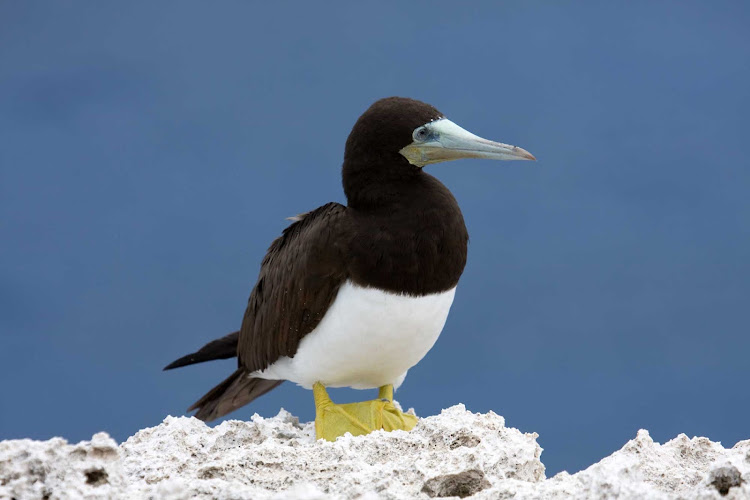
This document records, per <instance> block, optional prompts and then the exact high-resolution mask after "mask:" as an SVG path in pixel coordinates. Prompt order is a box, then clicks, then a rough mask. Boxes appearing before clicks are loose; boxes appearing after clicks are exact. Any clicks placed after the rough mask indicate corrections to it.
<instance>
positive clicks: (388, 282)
mask: <svg viewBox="0 0 750 500" xmlns="http://www.w3.org/2000/svg"><path fill="white" fill-rule="evenodd" d="M460 158H487V159H494V160H534V159H535V158H534V156H533V155H532V154H531V153H529V152H528V151H525V150H524V149H522V148H519V147H516V146H510V145H507V144H503V143H499V142H493V141H489V140H486V139H482V138H481V137H478V136H476V135H474V134H472V133H470V132H468V131H466V130H464V129H463V128H461V127H459V126H458V125H456V124H455V123H453V122H452V121H450V120H448V119H447V118H446V117H445V116H444V115H443V114H442V113H440V112H439V111H438V110H437V109H435V108H434V107H432V106H430V105H429V104H426V103H423V102H420V101H417V100H413V99H407V98H401V97H390V98H386V99H381V100H379V101H377V102H375V103H374V104H373V105H372V106H371V107H370V108H369V109H368V110H367V111H365V113H364V114H362V116H360V117H359V119H358V120H357V122H356V123H355V124H354V127H353V128H352V131H351V133H350V134H349V138H348V139H347V141H346V148H345V151H344V163H343V168H342V177H343V186H344V193H345V194H346V199H347V204H346V206H344V205H341V204H339V203H328V204H326V205H323V206H322V207H319V208H317V209H315V210H312V211H310V212H307V213H305V214H302V215H299V216H297V217H295V218H293V220H294V222H293V223H292V224H291V225H290V226H289V227H287V228H286V229H285V230H284V231H283V234H282V235H281V236H280V237H279V238H277V239H276V240H275V241H274V242H273V243H272V244H271V246H270V248H269V249H268V252H267V253H266V256H265V258H264V259H263V262H262V264H261V267H260V273H259V276H258V281H257V283H256V284H255V287H254V288H253V290H252V292H251V293H250V299H249V301H248V305H247V309H246V310H245V315H244V318H243V320H242V326H241V328H240V330H239V331H236V332H233V333H231V334H229V335H227V336H225V337H223V338H221V339H218V340H214V341H213V342H210V343H208V344H206V345H205V346H204V347H203V348H201V349H200V350H198V351H197V352H195V353H193V354H189V355H187V356H184V357H182V358H180V359H178V360H177V361H175V362H173V363H171V364H170V365H168V366H167V367H166V368H165V369H171V368H176V367H179V366H185V365H189V364H193V363H199V362H203V361H208V360H213V359H225V358H230V357H234V356H237V360H238V368H237V370H236V371H235V372H234V373H233V374H232V375H230V376H229V378H227V379H226V380H224V381H223V382H222V383H220V384H219V385H217V386H216V387H214V388H213V389H212V390H211V391H209V392H208V393H207V394H206V395H205V396H203V397H202V398H201V399H199V400H198V401H197V402H196V403H195V404H193V405H192V406H191V407H190V409H189V411H190V410H195V409H197V410H198V411H197V413H196V415H195V416H196V417H198V418H200V419H202V420H206V421H209V420H214V419H216V418H219V417H221V416H223V415H226V414H227V413H229V412H231V411H234V410H236V409H237V408H239V407H241V406H243V405H245V404H247V403H249V402H251V401H252V400H254V399H255V398H257V397H259V396H261V395H263V394H265V393H266V392H268V391H270V390H271V389H273V388H275V387H277V386H278V385H279V384H281V383H282V382H283V381H284V380H289V381H292V382H294V383H296V384H299V385H301V386H302V387H306V388H308V389H311V388H314V390H315V401H316V410H317V416H316V427H317V434H318V437H326V438H328V439H333V438H335V437H336V436H337V435H341V434H343V433H344V432H352V434H362V433H365V432H369V431H370V430H373V429H375V428H386V429H395V428H402V429H410V428H411V427H413V425H414V421H413V419H412V418H413V417H409V416H408V415H405V414H402V413H401V412H400V411H399V410H397V409H395V408H394V407H393V405H392V404H390V399H392V391H393V388H398V387H399V386H400V385H401V383H402V382H403V381H404V378H405V377H406V373H407V371H408V370H409V369H410V368H411V367H413V366H414V365H416V364H417V363H418V362H419V361H420V360H421V359H422V358H423V357H424V355H425V354H427V352H428V351H429V350H430V349H431V348H432V346H433V345H434V343H435V341H436V340H437V338H438V336H439V335H440V332H441V330H442V329H443V325H444V324H445V320H446V318H447V316H448V311H449V309H450V307H451V304H452V302H453V296H454V294H455V291H456V285H457V284H458V280H459V278H460V277H461V273H462V272H463V269H464V265H465V264H466V250H467V242H468V233H467V230H466V226H465V224H464V219H463V215H462V214H461V210H460V209H459V207H458V203H457V202H456V199H455V198H454V197H453V195H452V194H451V192H450V191H449V190H448V188H446V187H445V186H444V185H443V184H442V183H441V182H440V181H438V180H437V179H436V178H435V177H433V176H431V175H430V174H428V173H427V172H425V171H424V169H423V167H424V166H425V165H429V164H432V163H438V162H443V161H449V160H456V159H460ZM325 387H352V388H355V389H371V388H380V396H381V397H382V398H385V400H386V401H385V403H386V406H387V408H385V410H383V407H382V405H381V406H380V407H378V408H376V407H377V406H378V405H376V404H372V403H375V402H377V401H379V400H375V401H371V402H365V403H354V404H351V405H333V403H332V402H331V401H330V399H328V396H327V393H326V391H325ZM357 405H360V406H357ZM337 407H339V408H338V409H337ZM345 407H346V408H345ZM373 408H375V409H373ZM331 409H334V410H336V411H338V412H339V413H340V414H341V415H343V417H342V418H343V419H344V423H343V424H342V423H341V421H339V422H338V423H330V422H332V419H331V418H329V419H328V420H326V419H325V418H323V417H324V415H322V413H323V412H325V411H328V412H329V413H330V410H331ZM378 411H380V412H382V411H385V412H386V413H388V414H389V415H390V416H389V417H388V418H391V419H393V418H392V417H393V416H394V415H395V420H396V423H395V424H394V423H391V424H388V423H384V422H383V419H382V418H381V417H379V416H377V415H375V416H373V415H370V417H372V418H369V417H368V412H370V413H372V412H378ZM363 412H364V414H365V415H364V416H362V415H363ZM334 413H335V412H334ZM378 415H380V414H378ZM326 426H329V427H330V426H333V428H328V429H326V428H325V427H326Z"/></svg>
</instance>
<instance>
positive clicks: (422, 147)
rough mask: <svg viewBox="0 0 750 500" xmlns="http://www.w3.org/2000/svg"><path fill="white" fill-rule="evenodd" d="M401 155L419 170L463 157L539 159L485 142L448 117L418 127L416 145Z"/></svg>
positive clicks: (499, 144) (409, 146)
mask: <svg viewBox="0 0 750 500" xmlns="http://www.w3.org/2000/svg"><path fill="white" fill-rule="evenodd" d="M422 129H424V130H422ZM399 153H401V154H402V155H403V156H404V157H405V158H406V159H407V160H409V163H411V164H412V165H416V166H418V167H423V166H425V165H428V164H430V163H439V162H441V161H450V160H458V159H461V158H486V159H489V160H536V158H534V155H532V154H531V153H529V152H528V151H526V150H525V149H523V148H519V147H518V146H511V145H509V144H503V143H502V142H494V141H488V140H487V139H482V138H481V137H479V136H476V135H474V134H472V133H471V132H469V131H468V130H464V129H463V128H461V127H459V126H458V125H456V124H455V123H453V122H452V121H450V120H448V119H446V118H442V119H440V120H436V121H434V122H430V123H427V124H425V125H423V126H421V127H419V128H417V129H416V130H415V131H414V142H412V143H411V144H409V145H408V146H406V147H404V148H403V149H401V151H399Z"/></svg>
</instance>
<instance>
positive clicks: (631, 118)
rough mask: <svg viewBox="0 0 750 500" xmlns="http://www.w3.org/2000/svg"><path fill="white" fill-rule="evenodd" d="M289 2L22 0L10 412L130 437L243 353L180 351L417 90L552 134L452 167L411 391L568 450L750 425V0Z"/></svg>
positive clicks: (14, 91) (3, 147)
mask: <svg viewBox="0 0 750 500" xmlns="http://www.w3.org/2000/svg"><path fill="white" fill-rule="evenodd" d="M269 4H270V2H264V3H252V2H222V3H216V2H211V3H205V2H194V3H189V2H172V3H169V2H158V3H156V2H93V1H92V2H71V3H59V2H57V3H53V2H30V1H25V2H10V1H6V2H2V3H0V231H1V240H0V329H1V330H0V331H1V335H0V376H1V377H2V397H1V398H0V406H1V408H0V438H20V437H31V438H36V439H45V438H49V437H52V436H55V435H61V436H64V437H66V438H68V439H69V440H74V441H75V440H80V439H87V438H89V437H90V436H91V434H93V433H94V432H97V431H99V430H106V431H108V432H110V433H111V434H112V435H113V436H114V437H115V438H116V439H118V440H124V439H126V438H127V437H128V436H129V435H131V434H133V433H134V432H135V431H136V430H138V429H139V428H142V427H145V426H153V425H156V424H158V423H159V422H160V421H161V420H162V419H163V417H164V416H165V415H167V414H181V413H182V412H183V410H184V409H185V408H186V407H187V406H188V405H189V404H190V403H192V402H193V401H194V400H195V399H197V398H198V397H199V396H201V395H202V394H203V393H204V392H205V391H206V390H208V389H209V388H210V387H212V386H213V385H214V384H215V383H217V382H219V381H220V380H222V379H223V378H224V377H225V376H226V375H228V374H229V373H230V372H231V371H232V369H233V366H234V361H223V362H215V363H213V364H209V365H203V366H196V367H191V368H187V369H182V370H179V371H176V372H169V373H162V372H161V371H160V370H161V368H162V366H164V365H165V364H166V363H168V362H170V361H172V360H173V359H175V358H176V357H178V356H180V355H182V354H185V353H187V352H190V351H192V350H193V349H195V348H197V347H199V346H201V345H202V344H203V343H204V342H206V341H208V340H211V339H213V338H215V337H218V336H220V335H223V334H225V333H228V332H230V331H232V330H234V329H236V328H237V327H238V326H239V324H240V321H241V318H242V314H243V311H244V307H245V304H246V301H247V296H248V294H249V292H250V288H251V286H252V285H253V283H254V281H255V277H256V273H257V270H258V266H259V263H260V260H261V258H262V256H263V253H264V252H265V250H266V248H267V247H268V245H269V243H270V242H271V240H272V239H273V238H274V237H276V235H278V234H279V233H280V231H281V230H282V229H283V228H284V227H285V226H286V224H287V222H286V221H285V220H284V218H285V217H287V216H290V215H293V214H296V213H299V212H303V211H306V210H309V209H311V208H313V207H316V206H318V205H321V204H323V203H326V202H328V201H340V202H343V201H344V198H343V193H342V190H341V185H340V165H341V161H342V156H343V147H344V141H345V139H346V136H347V134H348V133H349V130H350V128H351V126H352V124H353V123H354V121H355V120H356V118H357V117H358V116H359V114H360V113H361V112H362V111H364V109H366V108H367V107H368V106H369V105H370V103H371V102H372V101H374V100H375V99H377V98H380V97H384V96H389V95H394V94H395V95H404V96H411V97H415V98H419V99H422V100H424V101H427V102H429V103H431V104H434V105H435V106H436V107H438V109H440V110H441V111H443V112H444V113H445V114H446V115H447V116H448V117H449V118H451V119H452V120H453V121H455V122H457V123H459V124H460V125H462V126H464V127H465V128H467V129H469V130H471V131H472V132H474V133H476V134H479V135H481V136H484V137H487V138H490V139H496V140H500V141H503V142H508V143H511V144H517V145H520V146H522V147H524V148H527V149H528V150H529V151H531V152H533V153H534V154H535V155H536V156H537V157H538V158H539V161H538V162H537V163H536V164H532V163H527V162H524V163H521V162H507V163H494V162H489V161H461V162H454V163H446V164H440V165H435V166H431V167H429V171H430V172H431V173H433V174H434V175H436V176H437V177H439V178H440V179H441V180H442V181H443V182H444V183H445V184H446V185H447V186H448V187H449V188H450V189H451V190H452V191H453V193H454V194H455V195H456V197H457V199H458V200H459V203H460V204H461V207H462V209H463V211H464V216H465V218H466V221H467V224H468V226H469V231H470V234H471V243H470V255H469V264H468V266H467V268H466V272H465V273H464V276H463V279H462V281H461V284H460V286H459V291H458V293H457V296H456V301H455V303H454V306H453V309H452V312H451V315H450V317H449V319H448V323H447V325H446V327H445V330H444V332H443V335H442V336H441V338H440V340H439V341H438V343H437V344H436V346H435V348H434V349H433V350H432V351H431V352H430V354H429V355H428V356H427V357H426V358H425V359H424V360H423V361H422V362H421V363H420V364H419V365H418V366H416V367H415V368H414V369H412V370H411V371H410V374H409V377H408V378H407V380H406V383H405V384H404V386H403V387H402V389H401V390H400V391H399V392H398V395H397V396H398V398H399V399H400V400H401V401H402V402H403V403H404V404H405V405H407V406H414V407H415V408H416V410H417V412H418V413H419V414H420V415H433V414H436V413H438V412H439V411H440V409H441V408H445V407H448V406H450V405H453V404H456V403H458V402H463V403H465V404H466V405H467V407H468V408H469V409H470V410H472V411H476V412H486V411H488V410H494V411H495V412H497V413H499V414H501V415H504V416H505V417H506V419H507V424H508V425H510V426H514V427H518V428H520V429H521V430H523V431H527V432H532V431H536V432H538V433H539V434H540V438H539V441H540V443H541V445H542V446H543V447H544V448H545V451H544V453H543V455H542V459H543V461H544V462H545V463H546V464H547V467H548V474H549V475H551V474H552V473H555V472H557V471H560V470H562V469H567V470H569V471H571V472H574V471H576V470H579V469H580V468H583V467H586V466H587V465H589V464H591V463H593V462H595V461H597V460H599V459H600V458H602V457H603V456H606V455H608V454H610V453H611V452H613V451H614V450H616V449H619V448H620V447H621V446H622V445H623V444H624V443H625V442H626V441H627V440H628V439H631V438H632V437H634V435H635V433H636V431H637V429H639V428H647V429H650V431H651V433H652V436H654V438H655V439H656V440H658V441H665V440H668V439H671V438H672V437H674V436H675V435H677V434H678V433H680V432H684V433H687V434H688V435H690V436H692V435H701V436H708V437H709V438H711V439H713V440H721V441H722V442H723V443H724V445H726V446H731V445H733V444H734V443H735V442H736V441H737V440H740V439H746V438H750V424H748V415H749V414H750V391H748V390H747V388H748V375H750V369H749V367H748V359H750V357H749V355H750V335H748V323H749V320H750V313H749V312H748V311H750V307H749V304H748V298H749V297H750V259H748V257H749V256H750V194H748V193H749V192H750V170H749V169H748V140H749V137H750V118H749V117H750V92H749V91H748V89H750V30H748V26H749V25H750V10H749V9H750V7H748V4H747V3H746V2H710V3H709V2H645V1H644V2H633V3H627V5H625V3H622V4H620V5H619V6H618V5H614V4H613V3H609V2H607V3H604V2H587V3H568V4H564V5H563V4H562V3H558V2H547V3H541V2H539V3H537V2H526V3H523V4H520V3H519V4H509V3H508V4H500V3H498V2H487V3H468V2H467V3H459V2H434V1H433V2H421V3H416V2H415V3H406V2H403V3H391V4H388V3H372V2H370V3H367V4H366V5H365V4H364V3H360V2H357V3H356V5H353V4H354V2H350V3H343V2H342V3H338V4H325V5H326V8H321V7H320V6H321V5H323V4H319V3H317V2H308V3H304V4H303V3H299V4H287V3H282V2H278V3H275V4H274V5H269ZM333 396H334V398H335V399H336V398H337V399H339V400H341V401H346V400H356V399H365V398H370V397H373V396H374V393H372V394H371V393H361V392H356V393H355V392H354V391H348V392H347V391H343V392H342V391H334V392H333ZM279 407H284V408H286V409H288V410H290V411H292V412H293V413H295V414H297V415H300V416H301V417H302V418H303V419H304V420H309V419H312V418H313V402H312V395H311V394H310V393H309V392H307V391H305V390H303V389H300V388H297V387H295V386H293V385H292V384H284V385H283V386H282V387H281V388H280V389H277V390H275V391H274V392H273V393H271V394H269V395H267V396H265V397H263V398H262V399H260V400H258V401H257V402H256V403H255V404H252V405H250V406H249V407H246V408H243V409H242V410H241V411H238V412H236V413H235V414H233V415H232V417H235V418H242V419H247V418H249V417H250V416H251V415H252V414H253V413H254V412H258V413H259V414H261V415H264V416H272V415H275V414H276V413H277V411H278V409H279Z"/></svg>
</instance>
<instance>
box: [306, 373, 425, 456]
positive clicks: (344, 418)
mask: <svg viewBox="0 0 750 500" xmlns="http://www.w3.org/2000/svg"><path fill="white" fill-rule="evenodd" d="M313 395H314V396H315V437H316V438H317V439H325V440H326V441H335V440H336V438H337V437H339V436H343V435H344V434H346V433H347V432H349V433H351V434H352V436H361V435H363V434H369V433H370V432H372V431H377V430H380V429H382V430H385V431H395V430H397V429H400V430H404V431H410V430H412V429H413V428H414V426H415V425H416V424H417V417H416V416H415V415H411V414H409V413H404V412H402V411H401V410H399V409H398V408H396V406H395V405H394V404H393V386H392V385H390V384H389V385H384V386H383V387H381V388H380V391H379V393H378V399H373V400H371V401H362V402H361V403H347V404H342V405H337V404H336V403H334V402H333V401H331V398H330V396H328V392H326V388H325V386H323V384H321V383H319V382H317V383H315V385H313Z"/></svg>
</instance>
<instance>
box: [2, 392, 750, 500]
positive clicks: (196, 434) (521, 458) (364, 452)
mask: <svg viewBox="0 0 750 500" xmlns="http://www.w3.org/2000/svg"><path fill="white" fill-rule="evenodd" d="M314 436H315V432H314V426H313V424H312V423H306V424H302V425H301V424H300V423H299V421H298V420H297V418H296V417H293V416H292V415H290V414H289V413H288V412H286V411H284V410H281V412H279V414H278V415H277V416H276V417H273V418H268V419H264V418H261V417H259V416H257V415H255V416H253V418H252V420H251V421H250V422H242V421H238V420H230V421H226V422H224V423H222V424H221V425H218V426H216V427H214V428H211V427H208V426H207V425H205V424H204V423H203V422H201V421H199V420H197V419H194V418H188V417H177V418H175V417H167V418H166V419H164V421H163V422H162V423H161V424H160V425H158V426H156V427H151V428H147V429H143V430H141V431H139V432H138V433H136V434H135V435H134V436H132V437H130V438H129V439H128V440H127V441H126V442H124V443H122V444H121V445H120V446H118V445H117V443H115V442H114V441H113V440H112V439H111V438H110V437H109V436H107V435H106V434H105V433H98V434H95V435H94V436H93V438H92V439H91V441H82V442H80V443H78V444H75V445H72V444H68V443H67V442H66V441H65V440H63V439H60V438H54V439H50V440H49V441H31V440H28V439H21V440H12V441H2V442H0V498H2V499H5V498H16V499H18V500H23V499H26V498H33V499H39V498H49V499H56V498H60V499H63V498H91V499H95V498H102V499H105V498H106V499H109V498H128V499H130V498H159V499H167V500H169V499H175V500H176V499H189V498H254V499H255V498H257V499H304V500H314V499H320V498H359V499H363V500H368V499H376V498H388V499H400V498H420V497H421V498H428V494H427V492H430V493H431V494H438V495H441V494H442V495H447V494H456V495H458V494H470V493H474V495H473V496H472V498H479V499H490V498H492V499H497V498H510V497H515V498H539V499H542V498H544V499H568V498H592V499H599V498H601V499H605V498H606V499H609V498H622V499H642V498H653V499H660V498H665V499H678V498H679V499H709V498H722V499H739V498H743V499H744V498H748V499H750V440H748V441H741V442H739V443H737V444H736V445H735V446H734V447H733V448H731V449H724V448H723V447H722V446H721V445H720V444H718V443H713V442H711V441H709V440H708V439H706V438H693V439H688V438H687V436H685V435H684V434H681V435H679V436H677V437H676V438H675V439H673V440H672V441H669V442H668V443H665V444H663V445H659V444H658V443H655V442H654V441H653V440H652V439H651V438H650V436H649V435H648V432H647V431H644V430H642V431H639V432H638V435H637V436H636V438H635V439H633V440H632V441H630V442H628V443H627V444H626V445H625V446H624V447H623V448H622V449H621V450H620V451H617V452H615V453H614V454H612V455H611V456H609V457H607V458H605V459H604V460H602V461H601V462H599V463H597V464H594V465H592V466H591V467H589V468H588V469H586V470H584V471H581V472H579V473H577V474H573V475H570V474H567V473H565V472H563V473H560V474H557V475H556V476H555V477H553V478H551V479H545V474H544V465H543V464H542V463H541V461H540V456H541V452H542V449H541V448H540V447H539V445H538V444H537V442H536V438H537V434H535V433H534V434H524V433H522V432H520V431H518V430H517V429H513V428H509V427H505V420H504V419H503V418H502V417H501V416H499V415H496V414H495V413H492V412H490V413H487V414H475V413H471V412H468V411H466V409H465V408H464V406H463V405H457V406H453V407H451V408H448V409H447V410H444V411H443V412H442V413H441V414H440V415H437V416H434V417H427V418H423V419H420V421H419V424H418V425H417V427H416V428H415V429H414V430H413V431H411V432H402V431H397V432H391V433H386V432H375V433H372V434H370V435H368V436H361V437H352V436H350V435H347V436H344V437H342V438H339V439H338V440H337V441H336V442H334V443H327V442H324V441H317V442H316V441H315V438H314ZM719 488H723V490H724V491H726V492H727V494H726V496H722V495H721V494H720V493H719ZM423 490H424V491H423Z"/></svg>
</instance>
